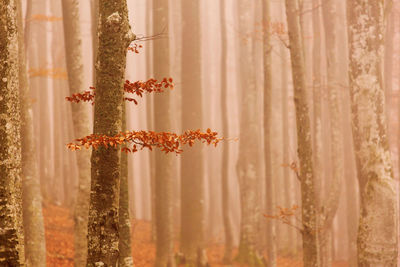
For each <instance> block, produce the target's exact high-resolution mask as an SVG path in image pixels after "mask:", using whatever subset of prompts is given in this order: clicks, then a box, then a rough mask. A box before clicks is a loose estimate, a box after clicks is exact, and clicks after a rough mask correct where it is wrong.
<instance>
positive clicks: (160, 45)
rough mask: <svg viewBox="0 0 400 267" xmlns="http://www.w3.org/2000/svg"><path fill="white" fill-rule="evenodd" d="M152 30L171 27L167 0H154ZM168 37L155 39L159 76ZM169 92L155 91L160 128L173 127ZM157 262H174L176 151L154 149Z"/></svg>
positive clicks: (163, 72)
mask: <svg viewBox="0 0 400 267" xmlns="http://www.w3.org/2000/svg"><path fill="white" fill-rule="evenodd" d="M153 10H154V12H153V29H154V30H153V32H154V33H159V32H162V31H163V29H164V30H165V31H167V32H168V29H169V27H170V26H169V4H168V0H153ZM169 41H170V40H169V38H160V39H157V40H154V43H153V66H154V76H155V78H156V79H158V80H162V79H163V78H164V77H169V76H170V56H169ZM170 102H171V101H170V92H164V93H162V94H158V95H154V106H153V107H154V125H155V131H157V132H168V131H170V130H171V128H172V127H171V124H172V123H171V107H170ZM153 153H155V154H154V160H155V161H154V165H155V166H154V167H155V173H154V181H155V184H154V185H155V216H156V217H155V222H156V236H157V241H156V243H157V244H156V248H157V250H156V265H155V266H158V267H165V266H171V267H172V266H175V260H174V257H173V252H174V251H173V250H174V239H173V214H172V204H173V194H172V186H173V181H174V179H175V177H174V173H173V164H174V157H175V156H174V155H172V154H165V153H164V152H162V151H154V152H153Z"/></svg>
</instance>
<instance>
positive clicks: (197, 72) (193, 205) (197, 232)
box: [181, 0, 207, 266]
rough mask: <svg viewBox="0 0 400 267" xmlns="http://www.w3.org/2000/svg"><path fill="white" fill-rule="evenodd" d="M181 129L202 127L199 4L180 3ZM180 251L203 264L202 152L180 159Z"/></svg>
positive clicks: (188, 259) (190, 261)
mask: <svg viewBox="0 0 400 267" xmlns="http://www.w3.org/2000/svg"><path fill="white" fill-rule="evenodd" d="M181 3H182V20H183V29H182V36H183V39H182V42H183V45H182V88H183V90H182V128H183V130H187V129H198V128H200V127H201V126H202V117H203V116H202V85H201V55H200V50H201V49H200V48H201V46H200V42H201V37H200V2H199V1H187V0H182V2H181ZM181 159H182V161H181V179H182V180H181V210H182V214H181V251H182V253H183V255H184V257H185V259H186V262H187V263H188V264H195V263H196V259H197V261H198V264H199V265H200V266H204V265H205V264H206V261H207V260H206V257H205V256H206V255H205V251H204V246H205V244H204V231H205V230H204V229H205V216H204V214H205V211H204V201H205V200H204V162H203V149H202V146H201V145H200V144H195V145H194V146H193V147H192V148H191V149H190V150H189V149H188V150H187V151H185V153H184V154H183V155H182V156H181Z"/></svg>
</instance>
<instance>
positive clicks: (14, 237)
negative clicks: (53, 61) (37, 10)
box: [0, 0, 25, 266]
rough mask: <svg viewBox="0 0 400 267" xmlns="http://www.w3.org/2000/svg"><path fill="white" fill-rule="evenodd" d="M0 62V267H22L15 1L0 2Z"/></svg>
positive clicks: (22, 242)
mask: <svg viewBox="0 0 400 267" xmlns="http://www.w3.org/2000/svg"><path fill="white" fill-rule="evenodd" d="M0 62H2V63H1V64H0V177H1V179H0V265H1V266H24V264H25V263H24V261H25V255H24V238H23V229H22V198H21V141H20V102H19V90H18V88H19V82H18V73H19V72H18V71H19V68H18V63H19V60H18V28H17V9H16V1H15V0H5V1H1V2H0Z"/></svg>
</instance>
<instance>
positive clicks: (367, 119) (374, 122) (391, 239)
mask: <svg viewBox="0 0 400 267" xmlns="http://www.w3.org/2000/svg"><path fill="white" fill-rule="evenodd" d="M347 8H348V10H347V11H348V21H349V25H348V27H349V28H348V33H349V49H350V51H349V55H350V58H349V61H350V62H349V66H350V68H349V83H350V95H351V106H352V130H353V138H354V145H355V154H356V160H357V167H358V168H357V169H358V178H359V184H360V195H361V212H360V222H359V228H358V237H357V249H358V265H359V266H367V267H369V266H397V252H398V248H397V245H398V229H397V227H398V210H397V193H396V184H395V181H394V179H393V170H392V163H391V158H390V151H389V144H388V138H387V130H386V116H385V99H384V90H383V87H382V77H381V70H380V64H381V62H382V60H383V54H382V52H383V35H384V16H383V14H384V12H383V10H384V2H383V1H373V0H355V1H349V2H348V7H347ZM383 207H384V208H383Z"/></svg>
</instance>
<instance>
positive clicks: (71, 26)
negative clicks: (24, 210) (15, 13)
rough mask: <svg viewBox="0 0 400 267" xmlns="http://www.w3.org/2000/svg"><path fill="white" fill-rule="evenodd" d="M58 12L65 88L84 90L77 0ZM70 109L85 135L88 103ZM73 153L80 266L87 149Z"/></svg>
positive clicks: (86, 205)
mask: <svg viewBox="0 0 400 267" xmlns="http://www.w3.org/2000/svg"><path fill="white" fill-rule="evenodd" d="M62 13H63V22H64V40H65V55H66V62H67V71H68V83H69V92H70V94H71V95H72V94H75V93H78V92H81V91H84V88H83V80H84V77H83V58H82V39H81V30H80V25H79V22H80V18H79V2H78V1H77V0H62ZM71 110H72V121H73V124H74V135H75V138H81V137H84V136H87V135H89V134H90V129H89V121H90V120H89V106H88V105H86V104H76V103H72V104H71ZM76 153H77V154H76V160H77V163H78V171H79V179H78V195H77V199H76V204H75V213H74V221H75V228H74V237H75V238H74V252H75V256H74V264H75V266H83V265H85V263H86V256H87V238H86V235H87V223H88V215H89V195H90V151H89V150H86V149H85V150H82V151H77V152H76Z"/></svg>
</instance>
